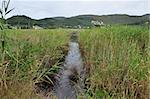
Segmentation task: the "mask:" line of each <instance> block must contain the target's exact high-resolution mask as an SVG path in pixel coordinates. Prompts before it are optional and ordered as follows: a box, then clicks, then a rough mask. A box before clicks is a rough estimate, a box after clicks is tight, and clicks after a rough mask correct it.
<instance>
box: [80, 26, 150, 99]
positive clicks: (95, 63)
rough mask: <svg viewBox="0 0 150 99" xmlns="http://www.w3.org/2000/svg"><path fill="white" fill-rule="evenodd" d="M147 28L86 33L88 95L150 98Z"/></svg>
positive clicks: (116, 98) (113, 98)
mask: <svg viewBox="0 0 150 99" xmlns="http://www.w3.org/2000/svg"><path fill="white" fill-rule="evenodd" d="M148 40H149V31H148V27H141V26H113V27H101V28H95V29H88V30H83V31H81V33H80V43H81V46H82V48H83V49H82V50H84V62H85V63H86V64H87V65H86V66H87V71H88V73H89V77H88V78H87V82H86V83H87V85H88V86H87V87H88V90H87V95H86V96H88V97H89V98H93V99H99V98H102V99H103V98H105V99H148V97H149V95H148V93H149V92H148V91H149V90H148V70H149V66H150V62H149V57H148V51H149V47H148Z"/></svg>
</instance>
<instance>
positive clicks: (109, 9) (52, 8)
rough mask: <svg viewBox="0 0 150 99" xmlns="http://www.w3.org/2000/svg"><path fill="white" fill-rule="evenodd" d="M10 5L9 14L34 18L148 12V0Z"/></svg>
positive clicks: (24, 0)
mask: <svg viewBox="0 0 150 99" xmlns="http://www.w3.org/2000/svg"><path fill="white" fill-rule="evenodd" d="M11 7H15V10H14V11H13V13H11V15H10V16H12V15H27V16H30V17H32V18H36V19H40V18H45V17H54V16H67V17H70V16H75V15H81V14H97V15H106V14H130V15H143V14H146V13H150V9H149V8H148V0H145V1H144V0H95V1H93V0H92V1H91V0H76V1H74V0H69V1H68V0H56V1H54V0H36V1H35V0H12V2H11ZM10 16H9V17H10Z"/></svg>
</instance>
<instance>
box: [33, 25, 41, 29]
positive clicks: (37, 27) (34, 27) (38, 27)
mask: <svg viewBox="0 0 150 99" xmlns="http://www.w3.org/2000/svg"><path fill="white" fill-rule="evenodd" d="M33 29H35V30H38V29H43V28H42V27H40V26H37V25H35V26H33Z"/></svg>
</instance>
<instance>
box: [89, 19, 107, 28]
mask: <svg viewBox="0 0 150 99" xmlns="http://www.w3.org/2000/svg"><path fill="white" fill-rule="evenodd" d="M91 24H93V25H94V26H96V27H100V26H104V22H103V21H94V20H92V21H91Z"/></svg>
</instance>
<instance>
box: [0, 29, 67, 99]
mask: <svg viewBox="0 0 150 99" xmlns="http://www.w3.org/2000/svg"><path fill="white" fill-rule="evenodd" d="M6 32H7V34H6V35H7V41H8V42H9V43H8V44H7V46H6V48H5V49H6V58H5V61H4V63H0V64H3V65H4V66H5V68H0V98H1V99H3V98H4V99H5V98H16V99H20V98H21V99H27V98H28V99H29V98H31V99H33V98H36V99H38V98H40V97H38V96H37V95H36V93H35V91H34V83H36V81H37V79H36V81H35V82H34V81H33V78H34V77H37V76H39V72H38V71H39V68H41V65H42V62H43V59H45V57H49V58H50V59H58V60H59V59H61V58H62V57H63V55H64V54H62V50H58V47H60V46H63V45H65V44H67V43H68V40H69V37H68V31H65V30H60V29H58V30H7V31H6ZM0 50H2V49H0ZM1 58H2V57H0V59H1ZM50 62H51V61H50ZM55 62H56V63H54V65H55V66H57V64H60V63H57V60H56V61H55ZM43 68H44V67H43ZM45 69H46V68H45ZM47 69H49V68H47ZM47 71H48V70H47ZM37 78H39V77H37Z"/></svg>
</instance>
